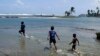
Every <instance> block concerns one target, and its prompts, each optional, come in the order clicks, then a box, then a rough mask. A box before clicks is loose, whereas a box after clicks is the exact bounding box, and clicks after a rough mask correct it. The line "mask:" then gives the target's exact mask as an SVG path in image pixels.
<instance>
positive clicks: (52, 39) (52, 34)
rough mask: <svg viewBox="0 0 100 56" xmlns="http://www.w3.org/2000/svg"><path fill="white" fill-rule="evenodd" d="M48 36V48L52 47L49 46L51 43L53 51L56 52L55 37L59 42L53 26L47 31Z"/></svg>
mask: <svg viewBox="0 0 100 56" xmlns="http://www.w3.org/2000/svg"><path fill="white" fill-rule="evenodd" d="M48 36H49V38H48V39H49V44H50V48H51V47H52V46H51V43H53V44H54V47H55V49H56V50H57V46H56V39H55V37H57V38H58V40H60V38H59V37H58V35H57V33H56V31H54V26H51V30H50V31H49V34H48Z"/></svg>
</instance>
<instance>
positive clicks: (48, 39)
mask: <svg viewBox="0 0 100 56" xmlns="http://www.w3.org/2000/svg"><path fill="white" fill-rule="evenodd" d="M49 38H50V34H49V32H48V37H47V40H49Z"/></svg>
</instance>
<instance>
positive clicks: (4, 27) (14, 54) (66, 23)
mask: <svg viewBox="0 0 100 56" xmlns="http://www.w3.org/2000/svg"><path fill="white" fill-rule="evenodd" d="M21 21H24V23H25V26H26V27H25V32H26V36H22V35H21V34H19V32H18V31H19V30H20V23H21ZM51 26H54V27H55V29H54V30H55V31H56V32H57V34H58V36H59V38H60V40H58V39H57V38H56V42H57V44H56V45H57V48H58V52H53V51H54V50H50V48H49V40H47V38H48V32H49V31H50V27H51ZM97 32H100V18H98V17H76V18H58V17H33V18H0V56H100V40H97V39H96V37H97V36H96V33H97ZM74 33H75V34H76V35H77V38H78V40H79V42H80V45H79V46H78V45H77V46H76V49H77V52H78V54H79V55H76V54H75V53H74V52H70V51H68V50H70V49H71V48H72V45H69V43H70V42H71V41H72V39H73V36H72V35H73V34H74ZM52 47H53V48H54V46H53V44H52Z"/></svg>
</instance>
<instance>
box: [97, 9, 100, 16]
mask: <svg viewBox="0 0 100 56" xmlns="http://www.w3.org/2000/svg"><path fill="white" fill-rule="evenodd" d="M96 10H97V13H96V14H97V16H99V12H100V10H99V7H96Z"/></svg>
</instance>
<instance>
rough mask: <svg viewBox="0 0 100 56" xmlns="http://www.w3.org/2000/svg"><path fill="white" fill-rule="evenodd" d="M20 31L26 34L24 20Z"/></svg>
mask: <svg viewBox="0 0 100 56" xmlns="http://www.w3.org/2000/svg"><path fill="white" fill-rule="evenodd" d="M19 33H20V34H23V35H24V36H25V24H24V22H23V21H22V22H21V28H20V30H19Z"/></svg>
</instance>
